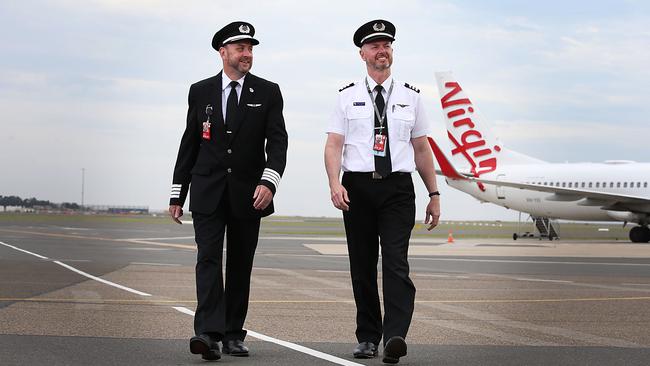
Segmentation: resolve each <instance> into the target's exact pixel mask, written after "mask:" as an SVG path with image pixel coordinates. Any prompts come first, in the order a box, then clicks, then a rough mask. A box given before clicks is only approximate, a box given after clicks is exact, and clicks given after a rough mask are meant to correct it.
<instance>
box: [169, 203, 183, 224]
mask: <svg viewBox="0 0 650 366" xmlns="http://www.w3.org/2000/svg"><path fill="white" fill-rule="evenodd" d="M169 216H171V217H172V220H174V222H176V223H177V224H180V225H183V223H182V222H181V220H179V219H180V218H181V216H183V207H181V206H179V205H170V206H169Z"/></svg>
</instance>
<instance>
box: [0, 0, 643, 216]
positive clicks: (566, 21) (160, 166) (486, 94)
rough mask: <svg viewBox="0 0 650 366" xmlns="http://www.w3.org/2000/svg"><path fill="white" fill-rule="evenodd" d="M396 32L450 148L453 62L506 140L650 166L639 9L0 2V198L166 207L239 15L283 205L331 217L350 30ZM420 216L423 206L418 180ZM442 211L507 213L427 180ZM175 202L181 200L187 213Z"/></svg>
mask: <svg viewBox="0 0 650 366" xmlns="http://www.w3.org/2000/svg"><path fill="white" fill-rule="evenodd" d="M377 18H383V19H388V20H390V21H391V22H393V23H394V24H395V25H396V28H397V34H396V41H395V43H394V45H393V47H394V61H395V62H394V65H393V67H392V72H393V75H394V77H395V78H396V79H398V80H401V81H405V82H408V83H410V84H412V85H415V86H416V87H418V88H419V89H421V95H422V97H423V98H424V100H425V105H426V106H427V111H426V113H427V115H428V117H429V119H430V120H431V131H430V135H431V136H432V137H434V138H435V139H436V140H439V141H443V143H442V145H443V146H446V145H447V141H446V137H445V136H446V135H445V126H444V121H443V119H442V111H441V109H440V103H439V96H438V91H437V87H436V82H435V77H434V72H436V71H448V70H450V71H452V72H453V73H454V75H455V76H456V77H457V78H458V80H459V82H460V83H461V85H463V88H464V89H465V90H466V91H467V92H468V94H469V96H470V97H471V98H472V101H473V103H474V105H475V106H476V107H477V108H478V109H480V111H481V115H482V116H483V117H484V118H485V119H486V120H487V121H489V122H490V124H491V125H492V127H493V130H494V133H495V134H496V135H498V136H499V137H500V138H501V140H502V142H503V143H504V145H506V146H508V147H509V148H511V149H514V150H516V151H519V152H522V153H525V154H527V155H531V156H534V157H536V158H539V159H542V160H546V161H549V162H583V161H603V160H609V159H626V160H636V161H650V159H648V157H647V155H648V154H647V153H648V148H647V145H648V137H647V136H648V134H649V132H650V125H649V124H648V122H647V116H648V112H650V106H649V103H648V101H650V69H649V68H648V66H649V65H650V27H648V24H650V5H648V3H647V2H644V1H544V2H521V1H490V2H483V1H425V0H423V1H416V0H406V1H354V2H351V1H338V0H330V1H318V2H317V1H309V2H307V1H305V2H297V1H295V0H292V1H282V0H281V1H248V2H243V1H237V2H233V1H215V0H212V1H208V0H200V1H199V0H197V1H184V2H180V1H153V0H129V1H127V0H85V1H73V0H52V1H45V0H44V1H31V0H23V1H19V2H14V1H3V2H2V4H0V44H2V47H0V195H18V196H21V197H23V198H26V197H37V198H40V199H47V200H51V201H54V202H78V203H79V202H80V201H81V175H82V173H81V171H82V168H84V169H85V197H84V198H85V203H86V204H104V205H145V206H149V207H150V209H152V210H164V209H166V208H167V204H168V200H169V192H170V185H171V177H172V172H173V166H174V162H175V159H176V154H177V151H178V145H179V141H180V137H181V134H182V133H183V130H184V127H185V116H186V113H187V92H188V90H189V86H190V85H191V84H192V83H194V82H196V81H198V80H202V79H205V78H208V77H210V76H213V75H215V74H217V73H218V72H219V71H220V70H221V61H220V58H219V57H218V54H217V52H216V51H214V50H213V49H212V48H211V45H210V44H211V39H212V36H213V34H214V33H215V32H216V31H217V30H218V29H220V28H221V27H222V26H224V25H225V24H228V23H230V22H231V21H235V20H245V21H248V22H251V23H252V24H253V25H254V26H255V28H256V38H257V39H258V40H260V45H259V46H256V47H255V49H254V63H253V69H252V72H253V73H254V74H256V75H258V76H261V77H263V78H266V79H269V80H272V81H274V82H276V83H278V84H279V85H280V87H281V90H282V93H283V97H284V105H285V108H284V116H285V120H286V125H287V131H288V133H289V151H288V161H287V167H286V171H285V174H284V177H283V179H282V182H281V184H280V187H279V190H278V193H277V195H276V197H275V205H276V213H277V214H279V215H301V216H328V217H337V216H340V212H339V211H338V210H336V209H335V208H334V207H333V206H332V204H331V201H330V198H329V188H328V184H327V178H326V174H325V170H324V164H323V146H324V142H325V139H326V135H325V133H324V131H325V128H326V125H327V123H328V120H329V118H330V116H331V113H332V111H333V108H334V103H335V100H336V94H337V92H338V89H339V88H341V87H343V86H345V85H348V84H349V83H350V82H352V81H356V80H360V79H361V78H362V77H363V76H364V75H365V65H364V64H363V62H362V61H361V60H360V58H359V55H358V48H356V47H355V46H354V44H353V42H352V35H353V33H354V31H355V30H356V29H357V28H358V27H359V26H360V25H361V24H363V23H365V22H367V21H370V20H372V19H377ZM414 180H415V185H416V187H417V193H418V198H417V201H416V202H417V207H418V215H417V216H418V218H419V219H422V218H423V216H424V208H425V206H426V202H428V198H427V197H426V191H425V189H424V185H423V184H422V182H421V181H420V179H419V177H417V176H414ZM438 185H439V187H440V191H441V193H442V197H441V206H442V219H443V220H445V219H448V220H516V218H517V212H513V211H511V210H506V209H504V208H501V207H498V206H495V205H492V204H481V203H478V201H476V200H475V199H474V198H472V197H470V196H468V195H466V194H464V193H462V192H458V191H455V190H453V189H452V188H450V187H448V186H447V185H446V184H445V182H444V180H443V179H441V178H440V177H439V178H438ZM186 208H187V206H186Z"/></svg>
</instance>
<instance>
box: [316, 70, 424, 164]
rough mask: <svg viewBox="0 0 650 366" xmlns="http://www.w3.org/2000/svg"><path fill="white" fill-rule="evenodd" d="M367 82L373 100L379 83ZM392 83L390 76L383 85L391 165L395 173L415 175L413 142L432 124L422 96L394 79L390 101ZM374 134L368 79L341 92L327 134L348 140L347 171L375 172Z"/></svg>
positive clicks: (344, 157)
mask: <svg viewBox="0 0 650 366" xmlns="http://www.w3.org/2000/svg"><path fill="white" fill-rule="evenodd" d="M367 79H368V85H369V86H370V90H371V91H372V93H373V96H372V97H373V99H374V98H375V96H376V94H377V93H376V92H375V91H374V88H375V86H376V85H377V83H376V82H375V81H374V80H373V79H372V78H371V77H370V76H368V77H367ZM393 80H394V79H393V78H392V77H389V78H388V79H387V80H386V81H384V82H383V83H382V86H383V90H382V95H383V96H384V100H385V101H386V107H387V110H386V120H387V121H388V122H387V123H388V143H389V145H390V158H391V164H392V168H393V172H413V171H414V170H415V153H414V152H413V144H412V143H411V139H412V138H416V137H421V136H426V135H427V132H429V121H428V120H427V118H426V115H425V112H424V104H423V102H422V98H420V94H419V93H418V92H416V91H415V90H413V89H410V88H408V87H406V86H405V84H404V83H400V82H398V81H397V80H394V84H393V91H392V94H391V95H390V98H388V100H387V96H388V90H389V89H390V83H391V81H393ZM380 112H381V111H380ZM374 131H375V109H374V107H373V104H372V100H371V99H370V95H368V89H367V88H366V82H365V79H361V81H359V82H356V83H354V85H353V86H350V87H347V88H344V90H342V91H341V92H339V95H338V100H337V103H336V108H335V109H334V113H333V115H332V118H331V121H330V124H329V126H328V127H327V131H326V132H327V133H337V134H339V135H343V136H344V137H345V142H344V146H343V161H342V169H343V171H344V172H372V171H375V157H374V155H373V153H372V147H373V143H374V135H375V132H374Z"/></svg>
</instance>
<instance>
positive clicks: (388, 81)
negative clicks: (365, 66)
mask: <svg viewBox="0 0 650 366" xmlns="http://www.w3.org/2000/svg"><path fill="white" fill-rule="evenodd" d="M366 79H367V80H368V86H369V87H370V90H371V91H375V87H376V86H377V82H376V81H375V80H374V79H373V78H371V77H370V75H368V76H366ZM392 82H393V75H390V76H389V77H388V79H386V80H384V82H383V83H382V84H381V86H383V87H384V90H385V91H386V92H388V88H390V84H391V83H392Z"/></svg>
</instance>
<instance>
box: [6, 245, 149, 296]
mask: <svg viewBox="0 0 650 366" xmlns="http://www.w3.org/2000/svg"><path fill="white" fill-rule="evenodd" d="M0 244H2V245H4V246H7V247H9V248H12V249H15V250H18V251H21V252H24V253H26V254H30V255H33V256H34V257H37V258H40V259H44V260H50V259H49V258H48V257H45V256H42V255H40V254H36V253H32V252H30V251H27V250H25V249H21V248H18V247H16V246H13V245H9V244H6V243H3V242H1V241H0ZM52 263H56V264H58V265H60V266H61V267H63V268H66V269H69V270H70V271H72V272H76V273H78V274H80V275H82V276H84V277H88V278H90V279H91V280H95V281H97V282H101V283H103V284H106V285H109V286H113V287H115V288H119V289H120V290H124V291H128V292H132V293H134V294H137V295H141V296H151V295H150V294H148V293H146V292H142V291H138V290H134V289H132V288H130V287H126V286H122V285H120V284H117V283H115V282H111V281H108V280H105V279H103V278H100V277H97V276H93V275H91V274H89V273H86V272H84V271H82V270H79V269H77V268H74V267H72V266H70V265H67V264H65V263H63V262H61V261H52Z"/></svg>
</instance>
